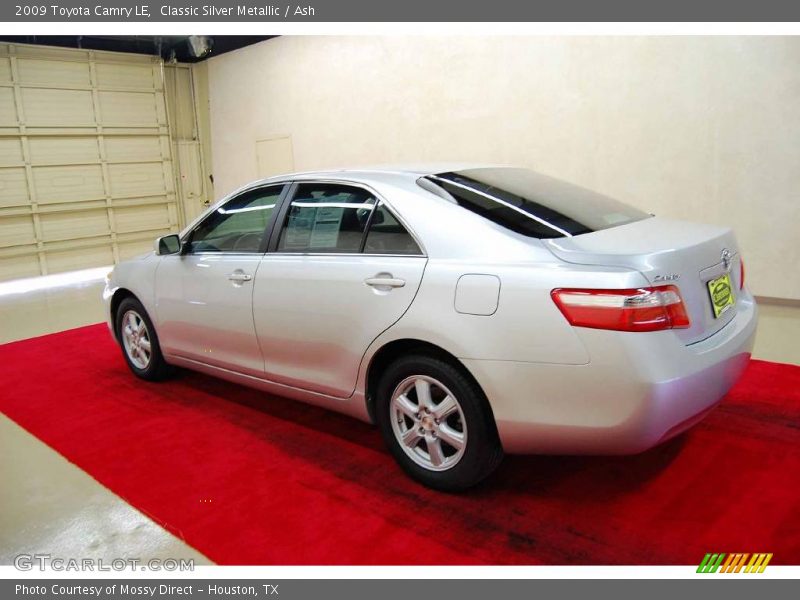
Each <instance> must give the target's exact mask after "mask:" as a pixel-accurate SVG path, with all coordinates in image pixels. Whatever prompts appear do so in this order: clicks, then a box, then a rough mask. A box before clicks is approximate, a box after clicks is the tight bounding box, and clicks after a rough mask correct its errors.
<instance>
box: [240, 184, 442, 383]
mask: <svg viewBox="0 0 800 600" xmlns="http://www.w3.org/2000/svg"><path fill="white" fill-rule="evenodd" d="M281 213H282V214H281V215H280V216H279V221H278V225H277V226H276V228H275V232H274V233H273V239H272V241H271V249H270V250H271V251H270V252H268V253H267V254H266V255H265V256H264V258H263V260H262V261H261V265H260V266H259V270H258V277H257V279H256V282H255V287H254V290H253V317H254V320H255V328H256V332H257V334H258V339H259V342H260V344H261V351H262V353H263V356H264V363H265V367H264V368H265V373H266V377H267V379H270V380H272V381H276V382H279V383H283V384H286V385H291V386H294V387H299V388H302V389H307V390H311V391H316V392H320V393H324V394H329V395H332V396H336V397H340V398H346V397H348V396H350V395H351V394H352V393H353V390H354V389H355V384H356V378H357V375H358V368H359V364H360V362H361V358H362V357H363V355H364V352H365V351H366V349H367V347H368V346H369V344H370V343H371V342H372V341H373V340H374V339H375V338H376V337H377V336H378V335H380V333H381V332H383V331H384V330H386V329H387V328H389V327H390V326H391V325H392V324H394V323H395V322H396V321H397V320H398V319H399V318H400V317H401V316H402V315H403V313H404V312H405V311H406V310H407V309H408V307H409V306H410V305H411V302H412V300H413V299H414V296H415V294H416V292H417V289H418V288H419V285H420V282H421V281H422V274H423V271H424V269H425V264H426V261H427V259H426V258H425V256H424V255H423V252H422V250H421V248H420V246H419V244H418V243H417V242H416V240H415V239H414V238H413V236H412V235H411V233H410V232H409V230H408V228H407V227H405V226H404V225H403V224H402V223H401V221H400V220H399V219H398V218H397V217H396V215H395V214H394V213H393V212H392V211H391V210H390V208H389V207H388V206H387V205H386V204H385V203H383V202H381V201H380V199H379V198H378V197H377V196H376V195H375V194H374V192H372V191H371V190H368V189H366V188H364V187H361V186H358V185H355V184H342V183H326V182H318V183H317V182H315V183H300V184H298V185H296V186H295V189H294V190H293V195H292V198H291V201H290V202H286V203H285V205H284V208H283V210H282V211H281Z"/></svg>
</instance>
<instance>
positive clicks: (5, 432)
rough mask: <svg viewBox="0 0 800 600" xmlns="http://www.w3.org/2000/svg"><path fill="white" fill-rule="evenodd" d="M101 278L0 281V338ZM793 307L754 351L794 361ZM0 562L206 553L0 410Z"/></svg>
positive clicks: (96, 285)
mask: <svg viewBox="0 0 800 600" xmlns="http://www.w3.org/2000/svg"><path fill="white" fill-rule="evenodd" d="M102 287H103V282H102V280H98V279H95V280H93V281H84V282H80V283H71V284H67V285H59V286H57V287H50V288H46V289H38V290H29V291H26V292H23V293H10V289H11V288H9V286H8V284H0V343H5V342H10V341H13V340H19V339H25V338H29V337H33V336H37V335H44V334H47V333H53V332H56V331H62V330H65V329H70V328H73V327H80V326H82V325H88V324H91V323H98V322H100V321H103V320H104V317H105V315H104V314H103V307H102V304H101V302H100V292H101V290H102ZM798 340H800V308H798V307H790V306H778V305H768V304H762V305H761V320H760V324H759V332H758V337H757V340H756V347H755V350H754V357H755V358H761V359H764V360H772V361H777V362H786V363H793V364H800V343H798ZM0 507H1V508H0V564H10V563H11V561H12V560H13V557H14V556H15V555H16V554H19V553H27V554H33V553H49V554H51V555H53V556H60V557H64V558H69V557H75V558H83V557H93V558H102V559H104V560H106V561H111V560H112V559H114V558H138V559H140V560H143V561H144V560H148V559H150V558H178V559H180V558H194V559H195V563H196V564H197V565H200V564H210V561H209V560H208V559H207V558H205V557H204V556H202V555H201V554H199V553H198V552H197V551H196V550H194V549H192V548H191V547H189V546H187V545H186V544H185V543H184V542H182V541H181V540H179V539H178V538H176V537H175V536H173V535H172V534H170V533H169V532H167V531H166V530H164V529H163V528H161V527H160V526H159V525H158V524H156V523H155V522H153V521H152V520H150V519H149V518H148V517H146V516H145V515H143V514H142V513H140V512H139V511H137V510H136V509H134V508H133V507H131V506H130V505H129V504H127V503H126V502H125V501H124V500H122V499H121V498H119V497H118V496H116V495H115V494H114V493H113V492H111V491H110V490H108V489H106V488H105V487H103V486H102V485H100V484H99V483H98V482H97V481H95V480H94V479H92V478H91V477H90V476H89V475H88V474H87V473H85V472H84V471H82V470H81V469H79V468H78V467H76V466H75V465H73V464H72V463H70V462H68V461H67V460H66V459H64V458H63V457H62V456H61V455H59V454H58V453H57V452H55V451H54V450H52V449H51V448H49V447H48V446H47V445H45V444H44V443H42V442H40V441H39V440H38V439H37V438H35V437H33V436H32V435H30V434H29V433H27V432H26V431H24V430H23V429H22V428H20V427H19V426H17V425H16V424H15V423H13V422H12V421H11V420H9V419H8V418H6V417H5V416H3V415H0Z"/></svg>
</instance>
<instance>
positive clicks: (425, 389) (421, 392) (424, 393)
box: [414, 379, 433, 408]
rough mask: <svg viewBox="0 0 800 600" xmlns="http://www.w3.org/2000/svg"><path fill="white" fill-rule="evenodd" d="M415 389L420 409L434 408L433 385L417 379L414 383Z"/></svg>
mask: <svg viewBox="0 0 800 600" xmlns="http://www.w3.org/2000/svg"><path fill="white" fill-rule="evenodd" d="M414 388H415V389H416V390H417V403H418V404H419V406H420V408H433V400H432V399H431V384H430V383H429V382H428V381H426V380H424V379H417V380H416V381H415V382H414Z"/></svg>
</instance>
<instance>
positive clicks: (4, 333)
mask: <svg viewBox="0 0 800 600" xmlns="http://www.w3.org/2000/svg"><path fill="white" fill-rule="evenodd" d="M2 285H4V284H0V286H2ZM102 289H103V282H102V280H100V281H97V280H95V281H90V282H82V283H75V284H71V285H65V286H60V287H57V288H50V289H45V290H35V291H29V292H26V293H22V294H8V293H5V294H4V293H3V291H4V290H0V343H5V342H10V341H13V340H18V339H24V338H29V337H33V336H37V335H44V334H46V333H53V332H56V331H63V330H65V329H71V328H73V327H80V326H82V325H89V324H91V323H97V322H99V321H102V320H103V307H102V304H101V302H100V294H101V291H102ZM21 553H24V554H50V555H51V556H54V557H60V558H65V559H66V558H77V559H81V558H96V559H103V560H104V561H105V563H106V564H109V563H110V562H111V561H112V560H113V559H115V558H123V559H125V558H136V559H138V560H140V561H142V562H144V561H147V560H150V559H165V558H174V559H182V558H183V559H194V562H195V565H198V566H199V565H204V564H212V563H211V561H210V560H209V559H208V558H206V557H205V556H203V555H202V554H200V553H199V552H198V551H197V550H195V549H194V548H191V547H190V546H188V545H187V544H185V543H184V542H183V541H182V540H180V539H178V538H177V537H175V536H174V535H172V534H171V533H169V532H168V531H167V530H165V529H163V528H162V527H161V526H160V525H158V524H157V523H155V522H154V521H152V520H151V519H150V518H148V517H147V516H145V515H144V514H142V513H141V512H139V511H138V510H136V509H135V508H133V507H132V506H130V505H129V504H128V503H127V502H125V501H124V500H123V499H122V498H120V497H119V496H117V495H116V494H114V493H113V492H112V491H111V490H109V489H107V488H105V487H104V486H102V485H101V484H100V483H98V482H97V481H95V480H94V479H92V478H91V477H90V476H89V475H88V474H87V473H85V472H84V471H82V470H81V469H79V468H78V467H77V466H75V465H74V464H72V463H70V462H69V461H67V460H66V459H65V458H64V457H63V456H61V455H60V454H58V453H57V452H56V451H55V450H53V449H52V448H50V447H49V446H47V445H46V444H44V443H42V442H40V441H39V440H38V439H37V438H35V437H34V436H32V435H31V434H29V433H28V432H27V431H25V430H24V429H22V428H21V427H19V426H18V425H17V424H16V423H14V422H13V421H11V420H10V419H9V418H7V417H6V416H5V415H2V414H0V564H13V559H14V556H16V555H17V554H21Z"/></svg>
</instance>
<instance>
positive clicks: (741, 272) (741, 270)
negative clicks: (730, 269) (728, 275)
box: [739, 255, 744, 290]
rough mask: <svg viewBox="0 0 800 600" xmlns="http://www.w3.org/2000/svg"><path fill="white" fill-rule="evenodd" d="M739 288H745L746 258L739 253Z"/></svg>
mask: <svg viewBox="0 0 800 600" xmlns="http://www.w3.org/2000/svg"><path fill="white" fill-rule="evenodd" d="M739 289H740V290H743V289H744V260H743V259H742V257H741V255H739Z"/></svg>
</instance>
